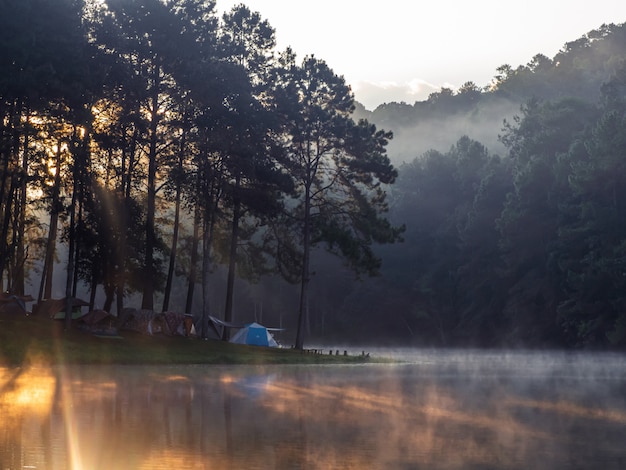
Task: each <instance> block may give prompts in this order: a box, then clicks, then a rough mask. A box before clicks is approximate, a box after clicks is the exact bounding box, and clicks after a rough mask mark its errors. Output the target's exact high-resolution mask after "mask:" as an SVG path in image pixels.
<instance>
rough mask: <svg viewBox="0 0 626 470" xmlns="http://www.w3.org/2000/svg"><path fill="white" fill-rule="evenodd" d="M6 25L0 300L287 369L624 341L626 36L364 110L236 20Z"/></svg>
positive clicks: (24, 17) (166, 15)
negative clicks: (90, 314) (63, 302)
mask: <svg viewBox="0 0 626 470" xmlns="http://www.w3.org/2000/svg"><path fill="white" fill-rule="evenodd" d="M0 7H1V8H2V11H3V15H2V16H1V17H0V50H1V51H2V52H1V53H0V169H1V173H0V195H1V199H0V275H1V279H2V290H3V291H6V292H9V293H12V294H15V295H18V296H27V295H32V297H33V298H34V301H35V302H40V301H41V300H43V299H48V298H61V297H65V298H67V299H72V298H74V297H80V298H82V297H85V298H86V299H87V300H88V302H89V304H90V308H102V309H104V310H107V311H113V312H120V311H121V310H122V309H123V308H124V307H127V306H130V307H135V308H142V309H146V310H154V311H179V312H186V313H191V314H193V315H194V317H195V318H196V319H197V322H198V325H199V326H200V331H201V332H202V333H201V334H202V335H203V336H206V335H207V334H208V328H207V325H208V317H209V315H211V316H215V317H218V318H220V319H223V320H225V321H234V320H237V321H252V320H259V321H260V320H263V321H264V323H269V325H268V326H284V327H286V328H287V331H288V332H289V335H290V336H289V341H290V342H293V344H294V345H295V346H296V347H298V348H302V345H303V343H304V341H305V338H306V340H307V341H338V342H343V343H346V342H349V341H351V342H357V343H369V342H372V343H373V342H377V343H380V342H385V343H386V344H415V345H428V346H477V347H478V346H480V347H502V346H507V347H511V346H520V347H521V346H524V347H565V348H583V347H586V348H623V347H624V346H625V345H626V311H625V310H624V308H626V291H625V290H624V287H626V286H625V284H626V221H624V220H623V219H624V217H623V211H624V209H626V184H624V183H626V181H625V180H626V168H624V164H623V163H622V161H623V160H624V158H623V157H626V155H624V153H626V47H625V46H626V26H624V25H603V26H602V27H600V28H599V29H598V30H596V31H591V32H589V33H587V34H586V35H585V36H583V37H582V38H580V39H578V40H576V41H573V42H571V43H567V44H565V46H564V47H563V49H562V50H561V51H560V52H559V53H558V54H557V55H556V56H555V57H554V58H552V59H550V58H548V57H545V56H543V55H541V54H538V55H536V56H535V57H534V58H533V59H532V61H531V62H530V63H529V64H527V65H522V66H518V67H517V68H514V67H512V66H510V65H503V66H501V67H499V68H498V69H497V71H496V73H497V74H496V75H495V77H494V79H493V81H492V82H491V83H490V84H489V85H487V86H485V87H479V86H477V85H476V84H474V83H472V82H468V83H466V84H464V85H463V86H462V87H460V88H459V89H458V90H451V89H445V88H444V89H442V90H441V91H440V92H437V93H433V94H431V95H430V97H429V98H428V100H426V101H423V102H416V103H414V104H413V105H409V104H407V103H389V104H385V105H381V106H380V107H378V108H377V109H375V110H373V111H367V110H365V109H364V108H363V107H362V106H361V105H360V104H359V103H358V102H356V101H355V99H354V95H353V93H352V91H351V90H350V88H349V86H348V85H347V84H346V83H345V81H344V79H343V77H341V76H340V75H337V74H336V73H335V72H334V71H333V70H331V69H330V68H329V67H328V66H327V64H326V63H325V62H324V61H323V60H322V59H319V58H316V57H312V56H308V57H304V58H303V59H301V60H300V59H298V58H297V57H296V56H295V55H294V54H293V52H292V51H291V50H289V49H287V50H284V51H278V50H277V48H276V44H275V36H274V35H275V32H274V30H273V28H272V27H271V25H270V24H269V22H268V21H267V20H265V19H263V18H261V17H260V15H259V14H258V13H255V12H253V11H251V10H250V9H249V8H247V7H246V6H245V5H243V4H242V5H239V6H237V7H235V8H233V10H231V11H230V12H227V13H226V14H224V15H223V16H222V17H218V16H217V14H216V12H215V5H214V2H213V1H211V0H132V1H131V0H105V1H100V0H59V1H57V2H54V4H53V5H51V4H50V2H48V1H46V0H23V1H21V2H6V1H5V2H0ZM69 305H70V304H69V302H68V308H69ZM67 318H68V320H67V322H68V323H69V322H70V319H71V317H70V316H68V317H67ZM224 339H227V338H224Z"/></svg>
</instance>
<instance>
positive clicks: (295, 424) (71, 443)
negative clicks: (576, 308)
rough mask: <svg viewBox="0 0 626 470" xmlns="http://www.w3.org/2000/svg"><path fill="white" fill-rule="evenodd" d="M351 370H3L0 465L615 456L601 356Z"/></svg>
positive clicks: (499, 462) (613, 373) (324, 465)
mask: <svg viewBox="0 0 626 470" xmlns="http://www.w3.org/2000/svg"><path fill="white" fill-rule="evenodd" d="M373 355H374V356H386V357H395V358H399V359H402V360H403V361H404V362H399V363H393V364H373V363H372V364H365V365H358V366H354V365H353V366H335V365H333V366H258V367H256V366H255V367H252V366H177V367H152V366H151V367H137V366H111V367H93V366H91V367H71V368H59V369H56V370H52V371H51V370H48V369H37V368H32V369H0V416H2V420H1V421H0V468H2V469H22V468H31V469H32V468H36V469H65V468H69V469H113V468H115V469H160V468H163V469H165V468H167V469H172V468H190V469H228V468H250V469H275V468H278V469H283V468H284V469H328V468H337V469H357V468H358V469H367V468H373V469H379V468H380V469H386V468H394V469H414V468H428V469H487V468H489V469H492V468H501V469H527V468H533V469H555V468H559V469H564V468H565V469H566V468H603V469H621V468H625V467H626V449H625V448H624V435H625V431H626V362H625V361H624V357H623V355H620V354H610V353H601V354H595V353H547V352H546V353H544V352H494V351H490V352H481V351H474V350H457V351H435V350H401V351H391V350H376V351H373Z"/></svg>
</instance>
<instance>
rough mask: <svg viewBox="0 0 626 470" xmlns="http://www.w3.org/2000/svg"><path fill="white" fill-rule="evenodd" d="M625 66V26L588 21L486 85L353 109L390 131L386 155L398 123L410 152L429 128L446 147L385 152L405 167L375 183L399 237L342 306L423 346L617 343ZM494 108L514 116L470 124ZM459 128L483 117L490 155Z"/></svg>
mask: <svg viewBox="0 0 626 470" xmlns="http://www.w3.org/2000/svg"><path fill="white" fill-rule="evenodd" d="M625 66H626V27H625V26H624V25H609V26H603V27H602V28H600V29H599V30H597V31H592V32H590V33H589V34H587V35H586V36H584V37H582V38H580V39H578V40H576V41H574V42H571V43H568V44H566V45H565V47H564V48H563V49H562V51H561V52H560V53H559V54H558V55H557V56H556V57H554V58H553V59H549V58H547V57H544V56H542V55H537V56H536V57H535V58H534V59H533V61H532V62H531V63H530V64H528V65H526V66H520V67H517V68H512V67H510V66H503V67H501V68H499V69H498V72H499V74H498V75H497V76H496V78H495V79H494V82H493V84H492V85H491V86H490V87H489V88H488V89H485V90H479V89H477V87H475V86H474V85H473V84H468V85H466V86H465V87H463V88H462V89H461V90H459V91H458V92H452V91H451V90H442V92H441V93H436V94H433V95H431V97H430V98H429V99H428V100H427V101H426V102H420V103H415V105H413V106H409V105H406V104H389V105H384V106H381V107H379V108H378V109H376V110H375V111H374V112H373V113H364V114H366V115H367V116H368V118H370V119H372V121H374V122H376V123H378V124H381V125H382V123H385V126H386V127H387V128H388V129H391V130H392V131H394V132H395V134H396V136H397V135H398V132H396V129H400V132H399V134H400V135H401V138H402V139H403V144H402V150H401V152H407V151H408V150H407V149H409V148H410V144H409V143H408V142H410V136H411V132H412V131H411V129H413V130H414V139H415V142H416V148H420V149H421V148H424V146H426V145H428V144H429V142H433V141H431V140H429V137H428V135H429V134H432V133H433V132H434V133H435V136H434V139H435V141H434V144H440V143H441V142H442V140H443V136H444V135H445V137H446V138H448V139H454V142H453V144H451V145H450V146H448V147H442V146H438V147H436V149H432V150H429V151H425V152H423V153H420V154H417V153H416V154H415V155H414V158H413V159H411V160H406V154H405V153H402V155H401V158H400V157H399V156H398V155H397V154H396V155H394V154H393V153H392V151H390V153H391V158H392V159H395V160H396V161H397V160H399V159H402V160H406V161H407V163H405V164H403V165H402V166H400V168H399V178H398V182H397V184H396V185H395V187H394V188H392V189H391V192H392V194H393V198H392V199H393V203H392V209H391V212H392V219H393V220H394V221H395V222H400V221H401V222H402V223H406V226H407V231H406V233H405V235H404V238H405V242H404V243H403V244H402V245H399V246H393V247H388V248H385V249H384V250H383V252H384V259H385V267H384V274H385V276H384V278H383V280H381V281H380V282H377V283H373V284H372V285H369V286H368V287H365V288H364V289H365V290H364V291H363V292H368V294H367V302H366V303H364V304H362V305H360V306H359V307H354V310H355V312H356V311H360V312H361V313H363V312H364V313H365V315H366V316H369V315H372V316H373V317H374V316H375V315H377V313H376V312H381V311H385V312H394V314H395V315H397V316H398V318H397V322H396V325H397V329H395V330H394V331H393V332H392V333H391V335H392V336H396V335H400V334H401V333H400V330H401V329H402V325H404V330H405V332H404V333H405V335H406V337H412V338H414V339H415V340H417V341H419V342H427V343H429V344H448V345H452V344H470V345H488V346H493V345H533V346H566V347H581V346H586V347H606V346H614V347H623V346H624V345H626V313H625V312H626V294H625V287H626V284H625V283H626V251H625V250H626V223H625V220H626V218H625V215H626V212H625V210H626V165H625V164H626V68H625ZM504 103H512V104H513V105H514V106H517V108H518V109H517V112H516V114H515V116H514V118H508V119H507V120H506V122H503V121H500V123H499V124H497V123H496V121H497V119H496V118H495V116H491V117H489V119H487V120H485V119H483V118H482V117H483V116H485V115H487V114H488V113H485V110H486V109H494V108H493V107H494V106H496V107H497V106H500V107H506V105H505V104H504ZM361 112H363V111H362V110H361ZM500 117H501V118H505V117H506V116H502V115H500ZM448 119H449V120H450V122H451V124H450V125H447V122H448ZM463 120H466V121H467V122H468V124H467V129H473V128H474V127H473V126H475V125H479V126H484V124H485V122H487V121H490V122H493V124H492V125H493V128H492V129H491V130H490V132H491V136H492V138H495V136H499V137H498V142H499V145H498V146H496V149H497V152H496V151H494V150H493V149H492V147H490V146H489V145H486V144H485V143H484V142H481V141H479V140H478V139H477V138H476V137H475V135H476V134H474V135H469V136H468V135H464V133H463V132H462V129H460V128H459V126H458V123H459V122H462V121H463ZM396 126H397V127H396ZM438 127H439V128H440V131H439V132H437V131H435V130H434V129H437V128H438ZM461 127H462V126H461ZM420 129H421V130H420ZM424 129H426V130H427V132H424V131H423V130H424ZM482 132H483V133H485V132H487V131H486V130H483V131H482ZM420 140H421V142H420ZM487 140H488V141H489V143H491V142H492V140H490V139H487ZM434 144H433V146H434ZM442 145H443V144H442ZM374 290H376V291H377V292H378V294H377V295H375V296H374V295H372V294H371V292H372V291H374ZM355 299H358V296H354V297H353V302H354V301H355ZM376 299H384V300H382V301H381V302H380V303H379V304H376ZM380 326H381V325H380V324H378V325H377V326H376V328H379V327H380Z"/></svg>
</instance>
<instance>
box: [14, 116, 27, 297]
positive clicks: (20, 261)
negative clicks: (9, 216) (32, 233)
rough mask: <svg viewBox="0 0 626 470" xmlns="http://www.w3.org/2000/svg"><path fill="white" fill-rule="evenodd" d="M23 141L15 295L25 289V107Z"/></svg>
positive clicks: (22, 293)
mask: <svg viewBox="0 0 626 470" xmlns="http://www.w3.org/2000/svg"><path fill="white" fill-rule="evenodd" d="M24 115H25V122H24V141H23V146H22V179H21V181H20V198H19V216H18V224H17V243H16V250H17V252H16V257H15V270H14V278H13V289H14V292H15V294H16V295H24V291H25V280H26V273H25V264H26V252H25V251H24V250H25V246H24V234H25V233H26V202H27V195H28V193H27V188H28V164H29V158H30V156H29V146H30V138H29V135H30V110H29V109H28V107H26V109H25V111H24Z"/></svg>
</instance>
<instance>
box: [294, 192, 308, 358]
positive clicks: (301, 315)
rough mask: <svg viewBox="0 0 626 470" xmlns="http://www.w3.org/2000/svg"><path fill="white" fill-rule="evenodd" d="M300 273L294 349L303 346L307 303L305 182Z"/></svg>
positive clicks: (306, 206)
mask: <svg viewBox="0 0 626 470" xmlns="http://www.w3.org/2000/svg"><path fill="white" fill-rule="evenodd" d="M302 244H303V253H302V273H301V281H300V305H299V307H298V330H297V333H296V349H302V348H303V346H304V319H305V316H306V311H307V305H308V303H309V281H310V272H309V264H310V257H311V247H310V244H311V185H310V183H309V182H307V184H306V187H305V194H304V226H303V233H302Z"/></svg>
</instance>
